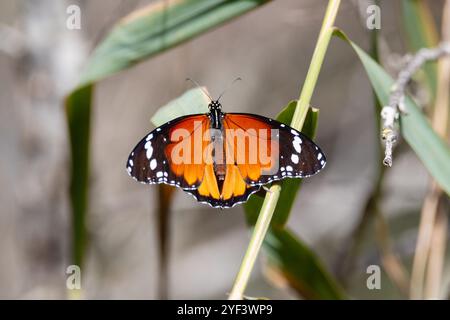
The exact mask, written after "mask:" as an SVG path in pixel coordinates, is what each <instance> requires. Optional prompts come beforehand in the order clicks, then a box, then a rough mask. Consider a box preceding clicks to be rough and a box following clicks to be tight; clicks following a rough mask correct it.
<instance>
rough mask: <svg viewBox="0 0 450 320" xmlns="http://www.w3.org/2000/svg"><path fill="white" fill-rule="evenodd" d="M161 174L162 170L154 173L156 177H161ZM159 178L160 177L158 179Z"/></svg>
mask: <svg viewBox="0 0 450 320" xmlns="http://www.w3.org/2000/svg"><path fill="white" fill-rule="evenodd" d="M162 176H163V172H162V171H158V172H157V173H156V177H157V178H161V177H162ZM160 180H161V179H160Z"/></svg>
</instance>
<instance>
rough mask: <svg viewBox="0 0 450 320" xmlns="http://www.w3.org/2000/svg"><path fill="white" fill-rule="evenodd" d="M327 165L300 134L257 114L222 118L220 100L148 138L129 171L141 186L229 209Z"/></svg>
mask: <svg viewBox="0 0 450 320" xmlns="http://www.w3.org/2000/svg"><path fill="white" fill-rule="evenodd" d="M325 161H326V160H325V156H324V155H323V153H322V151H321V150H320V149H319V147H318V146H317V145H315V144H314V142H312V141H311V140H310V139H309V138H308V137H306V136H305V135H303V134H302V133H301V132H299V131H297V130H295V129H293V128H291V127H289V126H288V125H285V124H283V123H280V122H278V121H276V120H273V119H270V118H266V117H263V116H259V115H254V114H245V113H224V112H222V106H221V104H220V103H219V102H218V101H217V100H216V101H211V103H210V104H209V112H208V113H206V114H194V115H188V116H183V117H179V118H177V119H174V120H172V121H169V122H167V123H165V124H163V125H162V126H160V127H158V128H156V129H155V130H153V131H152V132H150V133H149V134H148V135H146V136H145V137H144V138H143V139H142V140H141V141H140V142H139V143H138V144H137V145H136V147H135V148H134V149H133V151H132V152H131V154H130V156H129V158H128V161H127V171H128V173H129V175H130V176H132V177H133V178H134V179H136V180H137V181H140V182H142V183H146V184H155V183H166V184H169V185H173V186H176V187H180V188H182V189H183V190H184V191H186V192H187V193H190V194H191V195H193V196H194V197H195V198H196V199H197V200H198V201H199V202H203V203H208V204H209V205H211V206H213V207H218V208H229V207H232V206H234V205H236V204H237V203H241V202H245V201H247V199H248V198H249V196H250V195H251V194H253V193H255V192H257V191H258V190H259V189H260V187H261V185H264V184H267V183H270V182H272V181H276V180H281V179H284V178H304V177H308V176H310V175H313V174H315V173H317V172H318V171H319V170H321V169H322V168H323V167H324V166H325Z"/></svg>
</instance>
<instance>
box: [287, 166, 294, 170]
mask: <svg viewBox="0 0 450 320" xmlns="http://www.w3.org/2000/svg"><path fill="white" fill-rule="evenodd" d="M292 170H294V169H293V168H292V167H291V166H287V167H286V171H292Z"/></svg>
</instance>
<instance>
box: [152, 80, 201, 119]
mask: <svg viewBox="0 0 450 320" xmlns="http://www.w3.org/2000/svg"><path fill="white" fill-rule="evenodd" d="M203 90H205V91H206V92H208V91H207V90H206V88H205V87H203V88H194V89H190V90H188V91H186V92H185V93H183V94H182V95H181V96H179V97H178V98H176V99H174V100H172V101H170V102H169V103H167V104H166V105H165V106H163V107H161V108H159V109H158V111H156V113H155V114H154V115H153V117H152V118H151V119H150V121H151V122H152V123H153V124H154V125H155V126H157V127H159V126H160V125H162V124H164V123H166V122H167V121H170V120H173V119H175V118H178V117H181V116H185V115H188V114H195V113H207V112H208V104H209V102H210V101H209V98H208V97H207V95H206V94H205V93H204V92H203Z"/></svg>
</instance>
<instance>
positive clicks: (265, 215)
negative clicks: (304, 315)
mask: <svg viewBox="0 0 450 320" xmlns="http://www.w3.org/2000/svg"><path fill="white" fill-rule="evenodd" d="M340 3H341V1H340V0H330V1H329V2H328V6H327V10H326V12H325V16H324V18H323V22H322V27H321V30H320V33H319V38H318V39H317V43H316V47H315V49H314V53H313V56H312V58H311V64H310V66H309V70H308V73H307V74H306V79H305V82H304V84H303V88H302V91H301V93H300V98H299V100H298V101H297V106H296V109H295V113H294V116H293V118H292V121H291V126H292V127H293V128H295V129H297V130H299V131H301V129H302V127H303V124H304V122H305V118H306V114H307V113H308V109H309V105H310V101H311V97H312V94H313V92H314V88H315V86H316V83H317V78H318V77H319V72H320V69H321V67H322V64H323V60H324V58H325V53H326V51H327V48H328V44H329V42H330V39H331V36H332V34H333V25H334V21H335V20H336V16H337V12H338V9H339V5H340ZM280 192H281V186H280V185H278V184H274V185H272V186H271V187H270V189H269V191H268V192H267V193H266V197H265V199H264V203H263V205H262V207H261V211H260V213H259V216H258V220H257V221H256V225H255V228H254V229H253V234H252V237H251V239H250V243H249V245H248V248H247V251H246V253H245V256H244V259H243V260H242V264H241V267H240V269H239V272H238V274H237V277H236V280H235V282H234V285H233V288H232V289H231V293H230V295H229V297H228V299H229V300H242V299H243V296H244V291H245V288H246V287H247V283H248V280H249V278H250V274H251V272H252V269H253V266H254V264H255V261H256V258H257V256H258V252H259V250H260V249H261V245H262V243H263V241H264V238H265V235H266V233H267V230H268V229H269V226H270V222H271V220H272V216H273V213H274V211H275V208H276V206H277V202H278V198H279V197H280Z"/></svg>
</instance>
